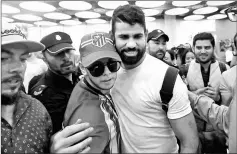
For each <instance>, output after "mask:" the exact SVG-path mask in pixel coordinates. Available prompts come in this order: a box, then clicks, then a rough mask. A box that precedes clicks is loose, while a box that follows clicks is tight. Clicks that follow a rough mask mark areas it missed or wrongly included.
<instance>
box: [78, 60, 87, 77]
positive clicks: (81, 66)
mask: <svg viewBox="0 0 237 154" xmlns="http://www.w3.org/2000/svg"><path fill="white" fill-rule="evenodd" d="M79 68H80V70H81V73H82V74H83V75H87V72H86V68H85V67H84V66H83V65H82V64H81V63H79Z"/></svg>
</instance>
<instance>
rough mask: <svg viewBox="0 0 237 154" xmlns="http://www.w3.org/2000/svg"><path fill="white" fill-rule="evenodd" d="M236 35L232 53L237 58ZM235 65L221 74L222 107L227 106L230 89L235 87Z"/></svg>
mask: <svg viewBox="0 0 237 154" xmlns="http://www.w3.org/2000/svg"><path fill="white" fill-rule="evenodd" d="M236 47H237V33H236V34H235V36H234V46H233V48H234V51H233V57H235V58H236V57H237V51H236ZM236 71H237V65H234V66H232V67H231V68H230V69H229V70H227V71H225V72H223V73H222V77H221V82H220V94H221V98H222V105H226V106H229V104H230V102H231V100H232V97H233V96H232V93H233V92H232V89H233V88H234V87H236V84H234V83H236V73H237V72H236Z"/></svg>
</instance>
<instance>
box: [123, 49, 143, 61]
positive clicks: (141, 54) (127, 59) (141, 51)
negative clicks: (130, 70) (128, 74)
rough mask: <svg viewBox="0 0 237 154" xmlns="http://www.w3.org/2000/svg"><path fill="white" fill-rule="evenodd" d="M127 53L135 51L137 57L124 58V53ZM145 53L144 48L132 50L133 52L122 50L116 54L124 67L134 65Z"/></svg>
mask: <svg viewBox="0 0 237 154" xmlns="http://www.w3.org/2000/svg"><path fill="white" fill-rule="evenodd" d="M128 51H137V55H136V56H126V55H125V52H128ZM145 52H146V48H143V49H133V50H128V49H123V50H121V51H120V52H118V54H119V55H120V57H121V60H122V62H123V63H124V64H125V65H134V64H137V63H138V62H139V61H140V60H141V59H142V57H143V55H144V54H145Z"/></svg>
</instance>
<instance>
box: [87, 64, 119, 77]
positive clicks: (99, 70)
mask: <svg viewBox="0 0 237 154" xmlns="http://www.w3.org/2000/svg"><path fill="white" fill-rule="evenodd" d="M120 64H121V63H120V62H119V61H112V60H109V61H107V62H106V63H103V62H101V61H96V62H94V63H93V64H91V65H90V66H89V67H87V69H88V70H89V72H90V74H91V75H92V76H94V77H99V76H101V75H103V73H104V71H105V66H107V68H108V69H109V71H110V72H112V73H114V72H117V71H118V70H119V68H120Z"/></svg>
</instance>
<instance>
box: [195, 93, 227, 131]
mask: <svg viewBox="0 0 237 154" xmlns="http://www.w3.org/2000/svg"><path fill="white" fill-rule="evenodd" d="M195 103H196V104H195V105H194V109H195V110H196V111H197V113H198V114H199V115H200V117H201V118H202V119H203V120H205V121H207V122H208V123H210V124H211V125H212V126H213V128H214V129H215V130H219V131H222V132H223V133H224V134H226V135H227V134H228V130H229V116H228V115H229V113H228V109H229V108H228V107H227V106H224V105H221V106H219V105H217V104H215V103H214V101H213V100H212V99H211V98H209V97H206V96H203V97H200V98H199V99H198V100H197V101H196V102H195Z"/></svg>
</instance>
